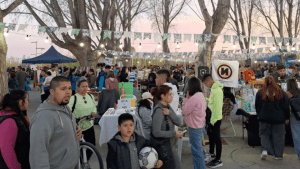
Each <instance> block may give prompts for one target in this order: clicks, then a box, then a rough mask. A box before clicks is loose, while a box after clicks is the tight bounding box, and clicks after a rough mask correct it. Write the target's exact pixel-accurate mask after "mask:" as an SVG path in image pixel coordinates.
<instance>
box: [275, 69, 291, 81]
mask: <svg viewBox="0 0 300 169" xmlns="http://www.w3.org/2000/svg"><path fill="white" fill-rule="evenodd" d="M272 76H273V77H274V79H275V81H276V83H279V82H282V81H284V80H288V78H289V77H288V75H286V74H285V67H284V66H283V65H279V66H277V72H276V73H274V74H273V75H272Z"/></svg>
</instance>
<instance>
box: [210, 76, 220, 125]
mask: <svg viewBox="0 0 300 169" xmlns="http://www.w3.org/2000/svg"><path fill="white" fill-rule="evenodd" d="M208 107H209V109H210V110H211V119H210V123H211V124H212V125H214V124H215V123H216V122H217V121H218V120H221V119H222V108H223V85H221V84H220V83H219V82H217V81H215V83H214V84H213V86H212V87H211V93H210V97H209V99H208Z"/></svg>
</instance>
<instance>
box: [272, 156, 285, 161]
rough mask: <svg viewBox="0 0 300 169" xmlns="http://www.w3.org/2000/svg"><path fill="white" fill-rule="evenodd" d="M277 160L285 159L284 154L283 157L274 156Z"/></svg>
mask: <svg viewBox="0 0 300 169" xmlns="http://www.w3.org/2000/svg"><path fill="white" fill-rule="evenodd" d="M274 159H275V160H283V156H281V157H274Z"/></svg>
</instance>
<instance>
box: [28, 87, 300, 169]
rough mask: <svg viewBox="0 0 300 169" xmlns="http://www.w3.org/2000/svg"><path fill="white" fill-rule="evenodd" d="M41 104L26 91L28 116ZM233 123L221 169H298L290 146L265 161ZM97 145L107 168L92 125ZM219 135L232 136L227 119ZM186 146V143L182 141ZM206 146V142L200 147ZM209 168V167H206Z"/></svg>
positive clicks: (186, 159) (189, 163) (189, 166)
mask: <svg viewBox="0 0 300 169" xmlns="http://www.w3.org/2000/svg"><path fill="white" fill-rule="evenodd" d="M40 104H41V100H40V93H39V92H38V91H29V106H28V116H29V118H30V119H31V118H32V116H33V114H34V112H35V111H36V109H37V107H38V106H39V105H40ZM232 119H233V126H234V128H235V130H236V134H237V135H236V137H233V138H223V139H224V140H225V141H226V143H227V145H223V146H222V161H223V164H224V165H223V166H222V167H220V168H224V169H241V168H243V169H244V168H245V169H294V168H296V169H300V160H299V159H298V158H297V155H296V153H295V151H294V148H293V147H290V146H286V147H285V150H284V152H285V154H286V156H285V157H284V159H283V160H275V159H274V158H273V157H271V156H268V157H267V160H266V161H262V160H261V159H260V153H261V147H260V146H258V147H254V148H253V147H250V146H249V145H248V142H247V131H246V130H245V138H244V139H242V121H241V117H239V116H232ZM94 127H95V133H96V147H97V149H98V150H99V152H100V154H101V156H102V159H103V162H104V165H105V169H106V155H107V145H106V144H104V145H102V146H101V147H99V137H100V132H101V129H100V126H99V125H95V126H94ZM221 128H222V132H221V135H222V136H230V135H233V130H232V127H230V122H229V121H227V120H226V121H223V122H222V126H221ZM184 145H187V144H184ZM203 148H204V149H208V145H206V146H203ZM181 164H182V169H193V158H192V153H191V148H190V147H187V146H184V147H183V148H182V158H181ZM207 168H208V167H207Z"/></svg>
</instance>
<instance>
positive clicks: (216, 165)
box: [208, 159, 223, 168]
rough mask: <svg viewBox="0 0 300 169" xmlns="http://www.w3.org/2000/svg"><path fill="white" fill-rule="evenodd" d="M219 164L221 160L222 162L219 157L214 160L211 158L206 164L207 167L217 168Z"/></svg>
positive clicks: (221, 163)
mask: <svg viewBox="0 0 300 169" xmlns="http://www.w3.org/2000/svg"><path fill="white" fill-rule="evenodd" d="M221 166H223V162H222V160H221V159H220V160H216V159H214V160H212V161H211V162H210V163H209V164H208V167H209V168H218V167H221Z"/></svg>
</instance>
